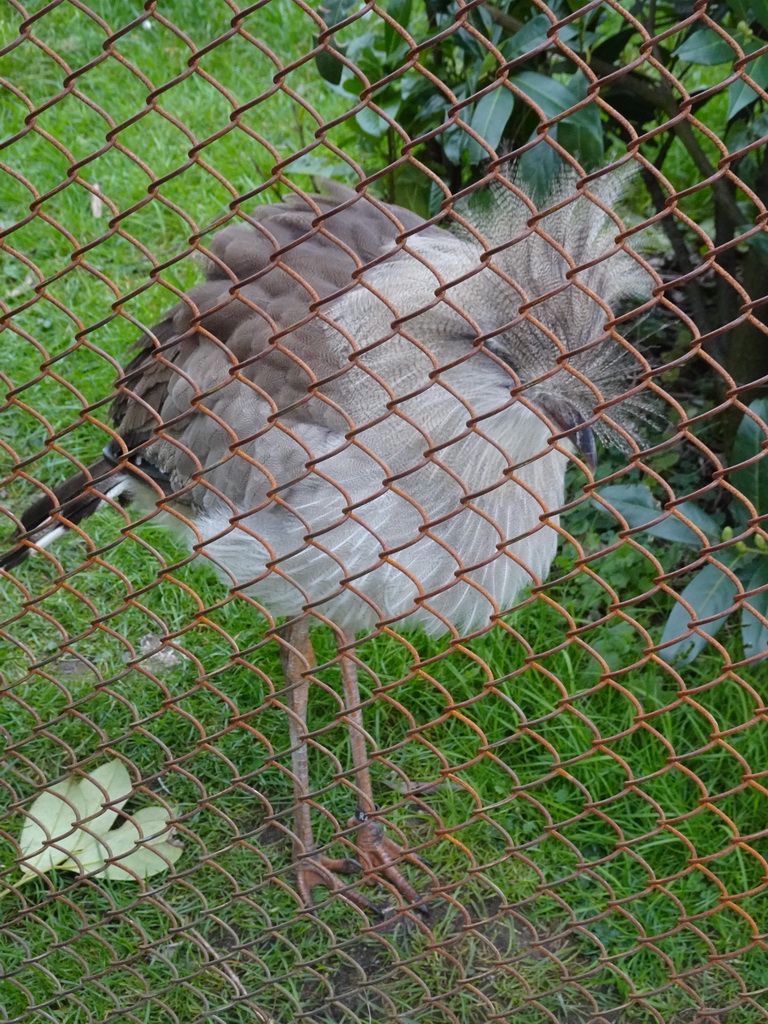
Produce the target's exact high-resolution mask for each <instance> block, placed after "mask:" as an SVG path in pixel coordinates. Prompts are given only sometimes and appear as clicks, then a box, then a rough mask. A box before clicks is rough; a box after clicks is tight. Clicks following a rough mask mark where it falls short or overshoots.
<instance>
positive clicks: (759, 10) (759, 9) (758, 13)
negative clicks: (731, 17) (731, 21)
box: [726, 0, 768, 29]
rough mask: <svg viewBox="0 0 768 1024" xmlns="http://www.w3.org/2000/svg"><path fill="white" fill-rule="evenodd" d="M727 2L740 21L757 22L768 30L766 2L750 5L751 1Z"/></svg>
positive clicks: (732, 0) (734, 0)
mask: <svg viewBox="0 0 768 1024" xmlns="http://www.w3.org/2000/svg"><path fill="white" fill-rule="evenodd" d="M726 2H727V4H728V6H729V7H730V8H731V10H732V11H733V13H734V14H735V15H736V18H737V19H738V20H739V21H746V22H750V21H756V22H758V24H760V25H762V26H763V28H766V29H768V8H766V5H765V0H754V3H749V0H726Z"/></svg>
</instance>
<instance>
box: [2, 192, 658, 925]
mask: <svg viewBox="0 0 768 1024" xmlns="http://www.w3.org/2000/svg"><path fill="white" fill-rule="evenodd" d="M575 184H576V182H575V179H570V178H568V179H563V180H561V181H560V182H559V183H557V185H556V186H555V187H554V189H553V191H552V193H551V194H550V195H549V196H548V197H547V198H546V199H545V200H544V201H543V202H542V203H540V204H539V205H540V209H541V211H542V212H541V214H539V212H538V211H537V209H536V207H535V206H534V205H533V203H532V202H531V201H530V199H529V198H527V196H526V195H525V194H524V193H523V192H522V191H521V189H520V187H519V185H518V184H517V183H516V182H515V181H514V179H509V178H503V177H500V178H499V179H498V180H497V181H496V182H495V184H494V185H492V186H491V187H490V189H489V190H487V191H486V194H485V196H484V197H483V201H481V202H479V203H477V204H476V206H474V207H473V206H472V204H470V205H468V206H466V207H463V208H462V209H461V211H460V213H459V214H454V215H453V218H452V220H453V230H452V231H450V232H449V231H446V230H444V229H443V228H441V227H436V226H434V225H428V224H427V223H425V222H424V221H423V220H422V219H421V218H420V217H418V216H416V215H415V214H413V213H411V212H409V211H407V210H405V209H402V208H401V207H397V206H391V205H389V204H385V203H382V202H378V201H376V200H375V199H373V198H371V197H370V196H368V195H366V194H364V193H362V194H357V193H355V192H353V191H351V190H348V189H346V188H342V187H340V186H338V185H329V186H328V192H327V194H325V195H315V196H303V197H301V198H292V199H290V200H289V201H285V202H281V203H276V204H274V205H269V206H263V207H260V208H259V209H257V210H256V211H255V212H254V213H253V214H252V215H251V216H250V217H249V218H248V221H249V223H248V224H247V225H241V226H237V227H230V228H227V229H225V230H223V231H221V232H220V233H219V234H217V235H216V236H215V237H214V238H213V241H212V243H211V245H210V249H209V254H210V255H209V267H208V271H207V279H206V281H205V282H204V283H202V284H200V285H199V286H197V287H196V288H194V289H192V291H191V292H189V294H188V295H187V296H186V297H185V298H184V299H183V301H181V302H180V303H179V304H178V305H177V306H176V307H175V308H174V309H172V310H171V311H170V312H169V313H168V315H167V316H166V318H165V319H164V320H162V321H161V322H160V323H159V324H158V325H157V326H156V327H155V328H154V329H153V330H152V331H151V332H149V333H148V334H147V335H145V336H144V337H143V338H142V339H141V341H140V343H139V350H138V354H137V355H136V356H135V358H134V359H133V360H132V362H131V363H130V364H129V365H128V366H127V368H126V370H125V372H124V374H123V376H122V377H121V378H120V380H119V381H118V384H117V397H116V399H115V401H114V403H113V406H112V422H113V424H114V432H113V438H112V440H111V441H110V442H109V444H108V445H107V447H106V448H105V450H104V455H103V457H102V458H100V459H99V460H97V461H96V462H95V463H93V465H91V466H90V467H89V468H88V471H87V472H86V473H82V474H79V475H78V476H76V477H73V478H72V479H70V480H68V481H67V482H66V483H64V484H63V485H62V486H61V487H60V488H58V489H57V490H55V491H54V492H53V494H54V498H53V499H51V498H50V497H48V496H45V497H43V498H42V499H40V500H39V501H38V502H37V503H36V504H35V505H34V506H33V507H32V508H30V509H29V511H28V512H27V513H26V514H25V515H24V516H23V517H22V520H21V529H20V531H19V533H18V536H17V538H16V543H15V546H14V547H13V549H12V550H11V551H10V552H9V553H8V554H7V555H6V556H5V557H4V559H3V560H2V562H1V563H0V565H2V566H3V567H5V568H10V567H12V566H15V565H17V564H18V563H19V562H20V561H21V560H23V558H24V557H25V555H26V554H27V553H28V552H29V551H30V550H34V549H35V548H41V547H44V546H45V545H47V544H48V543H50V541H51V540H52V539H53V538H54V537H55V536H56V535H57V534H58V533H60V532H61V531H62V530H63V529H64V528H66V527H67V525H68V524H71V523H76V522H79V521H80V520H82V519H83V518H84V517H85V516H87V515H89V514H90V513H91V512H93V511H95V510H96V508H98V507H99V505H101V504H103V503H104V501H105V500H109V501H114V500H115V499H119V501H120V502H121V503H123V504H127V505H129V506H130V507H131V508H132V509H135V511H136V513H137V515H138V516H141V517H144V516H147V515H153V516H154V519H155V521H156V522H162V523H163V524H165V525H167V526H168V527H169V528H170V529H171V530H173V531H174V532H176V533H180V534H181V535H182V537H184V539H185V540H186V541H187V543H188V544H189V546H190V547H191V549H192V550H193V551H194V552H197V553H199V554H200V555H202V556H203V557H205V558H208V559H210V560H211V561H212V562H213V564H214V565H215V566H216V568H217V570H218V572H219V574H220V575H221V577H222V578H223V579H224V580H225V581H226V582H227V583H228V584H229V585H230V586H232V587H236V588H238V590H239V591H242V592H245V593H247V594H249V595H251V596H253V597H255V598H256V599H257V600H258V601H259V602H260V603H261V604H262V605H263V606H264V608H265V609H266V610H267V611H268V613H269V614H270V615H272V616H285V617H287V618H288V620H289V621H288V625H287V626H285V627H282V628H281V632H280V634H279V639H280V642H281V644H282V649H283V652H284V653H283V666H284V671H285V676H286V691H287V692H288V694H289V695H290V713H289V719H290V735H291V750H292V772H293V777H294V786H295V793H294V796H295V829H294V859H295V865H296V872H297V878H298V890H299V893H300V895H301V897H302V898H303V899H304V900H305V902H306V903H307V904H310V903H311V899H312V890H313V888H314V887H315V886H316V885H319V884H323V885H327V886H329V887H330V888H331V889H332V890H334V891H338V890H340V889H341V888H343V886H342V884H341V881H340V879H338V877H337V872H341V873H346V872H350V871H353V870H359V869H360V868H361V867H362V868H363V869H364V870H365V871H366V872H367V873H371V872H379V873H381V874H383V875H385V876H387V877H388V878H389V880H390V881H391V882H392V884H393V885H394V886H395V887H396V888H398V889H399V890H400V891H401V893H402V894H403V896H404V897H405V898H406V900H408V901H409V902H411V903H412V904H413V905H414V906H416V907H417V908H421V909H423V906H424V905H423V903H422V902H421V900H420V898H419V896H418V894H417V893H416V891H415V890H414V889H413V888H412V887H411V886H410V884H409V883H408V882H407V881H406V879H405V878H404V876H403V875H402V873H401V872H400V870H399V868H398V866H397V865H398V862H400V861H402V860H403V859H406V860H407V859H412V858H411V855H409V854H408V853H407V852H404V851H403V850H401V849H400V848H399V847H398V846H396V845H395V843H394V842H393V841H392V840H390V839H389V838H388V837H387V835H386V833H385V830H384V828H383V826H382V823H381V822H380V821H379V820H378V818H377V817H376V816H375V810H376V804H375V802H374V799H373V793H372V790H371V781H370V776H369V770H368V769H369V761H368V756H367V751H366V744H365V733H364V727H363V720H362V714H361V711H360V695H359V691H358V685H357V678H356V674H355V668H354V663H353V661H352V659H351V658H348V657H342V659H341V663H342V676H343V682H344V702H345V709H346V711H345V715H344V717H345V720H346V721H347V722H348V724H349V727H350V743H351V749H352V760H353V766H354V770H355V780H356V794H357V802H358V807H357V810H356V812H355V817H354V819H353V820H352V822H351V825H352V826H353V827H354V829H355V831H356V840H357V848H358V851H359V856H358V859H357V860H355V859H351V858H342V859H338V860H337V859H333V858H329V857H326V856H321V855H320V854H318V853H316V852H315V850H314V847H313V838H312V825H311V821H310V806H309V804H308V802H307V800H308V793H309V778H308V763H307V751H306V744H305V737H306V709H307V699H308V687H309V681H308V675H309V674H310V673H311V670H312V666H313V664H314V661H313V657H312V648H311V643H310V640H309V635H308V631H307V623H308V621H310V620H311V621H313V622H329V623H331V624H332V625H333V626H334V627H335V629H336V634H337V637H338V641H339V645H340V648H342V651H343V648H344V647H345V645H347V644H350V643H352V641H353V639H354V634H355V633H356V632H357V631H359V630H362V629H365V630H371V629H373V628H376V627H380V626H381V625H383V624H386V625H387V626H388V627H389V628H391V629H394V630H396V631H398V632H399V631H403V630H407V629H411V628H412V627H419V628H421V629H423V630H424V631H425V632H426V633H428V634H432V635H437V634H440V633H445V632H447V631H451V632H452V633H454V634H455V635H459V634H462V633H465V632H467V631H472V630H475V629H478V628H480V627H482V626H484V625H486V624H488V622H489V621H490V620H491V618H492V617H493V616H498V615H500V614H502V613H503V612H504V611H505V610H507V609H509V608H510V607H511V606H512V605H513V604H514V603H515V601H516V599H517V598H518V596H519V595H520V593H521V591H523V590H525V589H526V588H528V587H530V586H532V585H536V584H539V583H541V582H542V581H543V580H544V579H545V578H546V576H547V574H548V572H549V568H550V564H551V562H552V559H553V558H554V556H555V553H556V549H557V543H558V516H557V510H558V509H559V508H560V507H561V506H562V505H563V502H564V481H565V474H566V469H567V467H568V465H569V461H573V460H576V459H581V460H582V465H585V466H591V465H592V464H593V463H594V459H595V453H596V445H595V440H594V436H595V432H597V433H598V434H599V435H602V437H603V439H606V440H609V441H611V440H613V441H614V442H617V443H619V444H624V445H627V444H630V443H631V442H632V439H633V438H634V437H636V436H637V426H638V422H639V421H642V419H643V417H644V415H645V413H644V409H645V405H644V401H643V399H642V397H640V398H638V397H637V396H636V397H635V398H634V399H631V400H627V401H619V399H620V398H621V397H622V396H623V395H624V394H625V393H626V392H627V391H628V390H629V389H630V388H632V386H633V382H634V380H635V379H636V378H637V376H638V371H639V370H641V369H642V368H644V366H643V365H642V364H641V362H640V361H639V359H638V357H636V356H634V355H633V353H632V350H631V349H629V348H628V347H627V346H625V344H624V343H623V342H622V341H621V339H620V338H619V337H618V335H617V334H616V333H615V331H613V330H606V328H605V325H606V323H607V322H608V321H610V320H611V319H612V318H613V317H614V316H615V315H616V313H617V312H618V311H619V309H620V307H623V306H624V305H626V302H627V300H629V299H631V298H636V297H642V296H647V294H648V293H649V291H650V289H651V287H652V285H653V280H652V278H651V276H650V274H649V273H648V271H647V269H646V266H647V265H646V264H644V263H643V261H642V259H640V258H639V257H638V256H637V254H636V253H634V252H633V251H632V250H631V249H630V248H629V247H628V246H627V245H626V243H623V242H619V243H617V242H616V238H617V236H618V235H619V234H620V232H621V227H620V223H619V222H618V221H617V220H616V219H615V217H614V216H612V215H611V214H609V213H608V212H606V211H607V210H610V208H611V205H612V203H613V202H614V201H615V199H616V190H617V185H616V179H614V180H613V181H611V180H608V183H607V184H606V183H605V181H603V183H600V182H596V183H590V185H589V186H588V188H586V189H584V190H583V191H581V192H579V191H577V190H576V187H575ZM618 187H619V188H620V187H621V185H620V183H619V186H618ZM641 301H643V300H642V299H641ZM635 391H636V392H637V391H638V389H637V388H635ZM344 891H345V892H348V894H349V895H350V898H352V899H353V900H354V901H355V902H356V903H358V904H359V905H361V906H366V907H369V906H370V904H369V903H368V901H367V900H364V899H363V898H362V897H360V896H359V895H358V894H356V892H355V891H354V890H353V889H345V890H344Z"/></svg>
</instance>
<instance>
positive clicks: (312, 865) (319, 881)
mask: <svg viewBox="0 0 768 1024" xmlns="http://www.w3.org/2000/svg"><path fill="white" fill-rule="evenodd" d="M294 868H295V870H296V889H297V891H298V893H299V896H300V898H301V901H302V902H303V904H304V906H305V907H309V908H312V907H313V906H314V902H315V901H314V899H313V896H312V894H313V892H314V890H315V889H316V888H317V887H318V886H320V885H322V886H324V887H325V888H326V889H328V890H329V891H330V892H331V893H332V894H333V895H338V894H342V893H343V895H344V896H346V898H347V899H348V900H349V901H350V903H353V904H354V905H355V906H356V907H359V908H360V910H365V911H367V913H369V914H375V915H376V916H377V917H382V916H383V911H382V909H381V908H380V907H378V906H377V905H376V904H375V903H372V902H371V901H370V900H368V899H366V898H365V896H361V895H360V894H359V893H358V892H356V891H355V890H354V889H352V888H350V887H349V886H346V885H344V883H343V882H342V880H341V879H340V878H339V877H338V876H339V875H357V874H359V873H360V872H361V871H362V870H363V866H362V864H361V863H360V861H357V860H355V859H354V857H326V856H324V855H323V854H319V853H311V854H309V855H307V856H304V857H301V859H298V860H297V861H296V863H295V865H294Z"/></svg>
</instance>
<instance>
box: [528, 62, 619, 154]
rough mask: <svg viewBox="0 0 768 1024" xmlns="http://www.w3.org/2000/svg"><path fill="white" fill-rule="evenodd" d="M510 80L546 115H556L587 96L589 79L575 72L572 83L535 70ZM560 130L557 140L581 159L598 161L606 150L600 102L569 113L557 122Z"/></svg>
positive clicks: (558, 130)
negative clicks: (586, 79) (567, 83)
mask: <svg viewBox="0 0 768 1024" xmlns="http://www.w3.org/2000/svg"><path fill="white" fill-rule="evenodd" d="M510 81H511V82H514V84H515V85H516V86H517V87H518V88H519V89H521V90H522V91H523V92H524V93H525V94H526V96H529V97H530V99H531V100H532V101H533V102H534V103H535V104H536V105H537V106H538V107H540V108H541V110H542V111H543V113H544V115H545V116H546V117H547V118H552V117H557V115H558V114H562V112H563V111H564V110H568V109H569V108H570V107H573V106H575V105H576V104H577V103H579V102H580V101H581V100H582V99H583V98H584V96H585V95H586V93H585V88H586V81H585V79H584V77H583V75H581V74H577V75H574V76H573V78H572V79H571V83H570V85H563V83H562V82H558V81H557V80H556V79H554V78H549V77H547V76H546V75H540V74H539V73H538V72H535V71H522V72H520V74H519V75H515V76H514V77H513V78H511V79H510ZM557 132H558V141H559V142H561V143H562V145H563V146H565V148H566V149H568V150H569V152H571V153H573V154H574V155H575V156H576V157H577V158H578V159H580V160H583V161H584V162H586V163H589V164H593V163H596V162H598V161H599V159H600V157H601V156H602V152H603V131H602V126H601V123H600V111H599V109H598V107H597V104H595V103H590V104H589V105H588V106H586V107H582V108H581V109H580V110H577V111H575V112H574V113H573V114H569V115H568V117H566V118H564V119H563V120H562V121H559V122H558V123H557Z"/></svg>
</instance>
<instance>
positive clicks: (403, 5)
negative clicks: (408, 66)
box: [384, 0, 413, 58]
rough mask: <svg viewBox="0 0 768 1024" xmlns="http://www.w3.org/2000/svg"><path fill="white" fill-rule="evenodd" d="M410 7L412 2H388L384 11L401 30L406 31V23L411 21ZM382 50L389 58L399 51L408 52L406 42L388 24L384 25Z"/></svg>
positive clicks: (400, 0) (396, 0)
mask: <svg viewBox="0 0 768 1024" xmlns="http://www.w3.org/2000/svg"><path fill="white" fill-rule="evenodd" d="M412 7H413V0H390V2H389V3H388V4H387V6H386V11H387V14H389V15H390V17H392V18H394V19H395V21H396V22H397V24H398V25H400V26H401V28H404V29H407V28H408V22H409V21H410V20H411V8H412ZM384 49H385V51H386V54H387V56H388V57H390V58H391V57H393V56H394V55H395V54H396V53H397V52H398V51H399V50H403V49H404V50H405V52H406V53H407V52H408V50H409V45H408V42H407V40H405V39H403V37H402V36H401V35H400V33H399V32H398V31H397V29H395V28H393V27H392V26H391V25H390V24H389V22H385V23H384Z"/></svg>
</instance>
